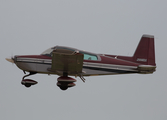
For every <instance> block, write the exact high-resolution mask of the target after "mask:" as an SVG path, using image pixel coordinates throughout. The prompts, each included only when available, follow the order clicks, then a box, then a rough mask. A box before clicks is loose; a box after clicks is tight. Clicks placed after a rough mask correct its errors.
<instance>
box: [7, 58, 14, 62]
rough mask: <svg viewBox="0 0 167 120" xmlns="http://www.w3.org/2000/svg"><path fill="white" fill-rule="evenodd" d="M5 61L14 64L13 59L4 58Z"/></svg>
mask: <svg viewBox="0 0 167 120" xmlns="http://www.w3.org/2000/svg"><path fill="white" fill-rule="evenodd" d="M6 60H7V61H8V62H11V63H14V60H13V58H6Z"/></svg>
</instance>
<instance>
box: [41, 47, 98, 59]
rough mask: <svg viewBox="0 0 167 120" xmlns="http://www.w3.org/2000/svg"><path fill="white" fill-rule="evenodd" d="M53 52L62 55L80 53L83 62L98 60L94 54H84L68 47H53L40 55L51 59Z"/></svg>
mask: <svg viewBox="0 0 167 120" xmlns="http://www.w3.org/2000/svg"><path fill="white" fill-rule="evenodd" d="M53 51H57V52H60V53H61V52H63V53H65V52H66V53H67V52H68V53H70V52H71V53H74V52H79V53H82V54H83V55H84V60H99V57H98V56H97V55H96V54H93V53H89V52H85V51H82V50H77V49H75V48H70V47H64V46H55V47H52V48H49V49H47V50H45V51H44V52H43V53H42V54H41V55H46V56H49V57H51V56H52V52H53Z"/></svg>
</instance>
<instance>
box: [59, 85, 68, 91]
mask: <svg viewBox="0 0 167 120" xmlns="http://www.w3.org/2000/svg"><path fill="white" fill-rule="evenodd" d="M59 87H60V89H61V90H67V89H68V86H59Z"/></svg>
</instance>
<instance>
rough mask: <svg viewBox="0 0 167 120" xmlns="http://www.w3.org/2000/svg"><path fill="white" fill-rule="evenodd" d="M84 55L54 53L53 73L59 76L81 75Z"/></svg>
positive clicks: (62, 51)
mask: <svg viewBox="0 0 167 120" xmlns="http://www.w3.org/2000/svg"><path fill="white" fill-rule="evenodd" d="M82 66H83V54H81V53H77V52H70V51H68V50H66V51H64V50H59V51H58V50H57V51H53V53H52V67H51V69H50V70H51V71H52V72H56V73H57V74H59V75H63V74H64V73H66V74H68V75H80V74H81V73H82Z"/></svg>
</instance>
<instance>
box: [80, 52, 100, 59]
mask: <svg viewBox="0 0 167 120" xmlns="http://www.w3.org/2000/svg"><path fill="white" fill-rule="evenodd" d="M83 54H84V60H97V56H96V55H92V54H87V53H83Z"/></svg>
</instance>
